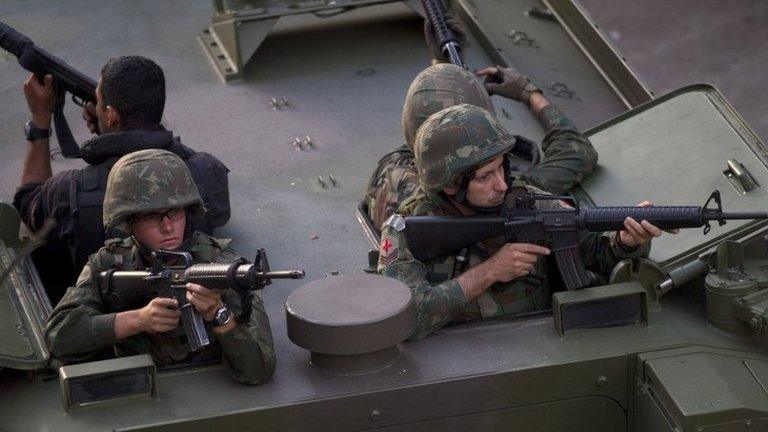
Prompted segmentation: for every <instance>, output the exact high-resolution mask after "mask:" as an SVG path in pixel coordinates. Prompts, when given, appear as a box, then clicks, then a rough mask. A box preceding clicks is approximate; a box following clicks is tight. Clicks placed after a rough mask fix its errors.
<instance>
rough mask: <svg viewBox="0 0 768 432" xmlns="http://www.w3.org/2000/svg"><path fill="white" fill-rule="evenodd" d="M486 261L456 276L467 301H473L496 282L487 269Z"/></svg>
mask: <svg viewBox="0 0 768 432" xmlns="http://www.w3.org/2000/svg"><path fill="white" fill-rule="evenodd" d="M487 262H488V261H486V262H484V263H482V264H479V265H476V266H475V267H472V268H471V269H469V270H467V271H466V272H464V273H462V274H461V275H460V276H459V277H457V278H456V282H458V283H459V285H460V286H461V290H462V291H464V295H465V296H467V300H468V301H473V300H475V299H476V298H478V297H479V296H480V294H482V293H483V292H485V290H487V289H488V287H490V286H491V285H493V284H494V283H495V282H496V279H495V277H494V276H493V273H492V272H490V271H489V266H488V265H487V264H486V263H487Z"/></svg>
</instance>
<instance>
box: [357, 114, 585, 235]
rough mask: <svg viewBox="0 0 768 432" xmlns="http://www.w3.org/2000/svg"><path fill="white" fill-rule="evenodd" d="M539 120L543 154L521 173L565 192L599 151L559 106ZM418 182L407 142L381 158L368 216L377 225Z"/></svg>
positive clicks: (548, 188) (370, 183) (549, 188)
mask: <svg viewBox="0 0 768 432" xmlns="http://www.w3.org/2000/svg"><path fill="white" fill-rule="evenodd" d="M538 120H539V123H541V126H542V127H543V128H544V130H545V131H546V136H545V137H544V140H543V141H542V144H541V147H542V150H543V153H544V157H543V160H542V161H541V162H540V163H539V164H537V165H536V166H535V167H533V168H532V169H531V170H530V171H528V172H527V173H526V174H524V175H523V176H521V177H522V178H523V179H525V181H526V182H527V183H529V184H532V185H535V186H537V187H539V188H540V189H543V190H545V191H547V192H549V193H552V194H555V195H557V194H563V193H565V192H566V191H568V190H569V189H570V188H572V187H573V186H574V185H576V184H577V183H580V182H581V181H582V180H584V178H585V177H587V176H588V175H589V174H591V173H592V171H593V170H594V169H595V166H596V165H597V152H596V151H595V149H594V147H592V143H590V142H589V140H588V139H587V137H585V136H584V135H582V134H581V133H580V132H579V130H578V129H577V128H576V126H575V125H574V124H573V122H571V121H570V120H569V119H568V118H567V117H565V115H564V114H563V113H562V111H560V110H559V109H558V108H557V107H556V106H554V105H549V106H547V107H546V108H544V109H543V110H541V112H539V116H538ZM418 185H419V179H418V175H417V173H416V166H415V165H414V160H413V152H412V151H411V150H410V149H409V148H408V146H407V145H405V144H404V145H402V146H401V147H399V148H398V149H396V150H395V151H393V152H391V153H389V154H387V155H386V156H384V157H383V158H381V160H380V161H379V163H378V165H377V166H376V170H375V171H374V172H373V174H372V175H371V179H370V180H369V181H368V188H367V190H366V193H365V197H364V201H365V203H366V204H367V205H368V216H369V217H370V218H371V220H372V221H373V223H374V225H375V226H376V228H377V229H381V227H382V224H383V223H384V221H386V220H387V218H389V217H390V216H391V215H392V214H394V213H395V212H396V211H397V208H398V206H399V205H400V204H401V203H403V202H404V201H405V200H406V199H407V198H408V197H410V196H412V195H413V194H414V192H415V191H416V189H417V187H418Z"/></svg>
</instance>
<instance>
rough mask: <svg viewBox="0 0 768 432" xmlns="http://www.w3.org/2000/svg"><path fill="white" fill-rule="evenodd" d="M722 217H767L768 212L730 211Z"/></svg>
mask: <svg viewBox="0 0 768 432" xmlns="http://www.w3.org/2000/svg"><path fill="white" fill-rule="evenodd" d="M721 218H722V219H766V218H768V212H730V213H723V214H722V216H721Z"/></svg>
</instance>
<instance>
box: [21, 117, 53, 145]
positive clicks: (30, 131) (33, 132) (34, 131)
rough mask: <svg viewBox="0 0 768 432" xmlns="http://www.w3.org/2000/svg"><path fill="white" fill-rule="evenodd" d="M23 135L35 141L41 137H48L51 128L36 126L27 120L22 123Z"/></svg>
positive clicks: (28, 139)
mask: <svg viewBox="0 0 768 432" xmlns="http://www.w3.org/2000/svg"><path fill="white" fill-rule="evenodd" d="M24 136H26V138H27V141H37V140H39V139H43V138H50V137H51V130H50V129H40V128H36V127H35V125H34V124H32V120H29V121H27V123H26V124H25V125H24Z"/></svg>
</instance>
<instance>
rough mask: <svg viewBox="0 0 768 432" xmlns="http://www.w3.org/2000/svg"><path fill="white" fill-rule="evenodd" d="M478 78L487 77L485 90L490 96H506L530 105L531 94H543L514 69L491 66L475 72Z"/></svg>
mask: <svg viewBox="0 0 768 432" xmlns="http://www.w3.org/2000/svg"><path fill="white" fill-rule="evenodd" d="M475 75H477V76H478V77H485V82H484V85H485V89H486V90H487V91H488V94H490V95H499V96H504V97H507V98H510V99H514V100H516V101H520V102H523V103H525V104H530V99H531V94H532V93H533V92H541V90H540V89H539V88H538V87H536V85H535V84H533V83H532V82H531V80H530V79H529V78H528V77H527V76H525V75H523V74H521V73H520V72H518V71H516V70H515V69H512V68H503V67H501V66H490V67H487V68H485V69H481V70H479V71H476V72H475Z"/></svg>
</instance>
